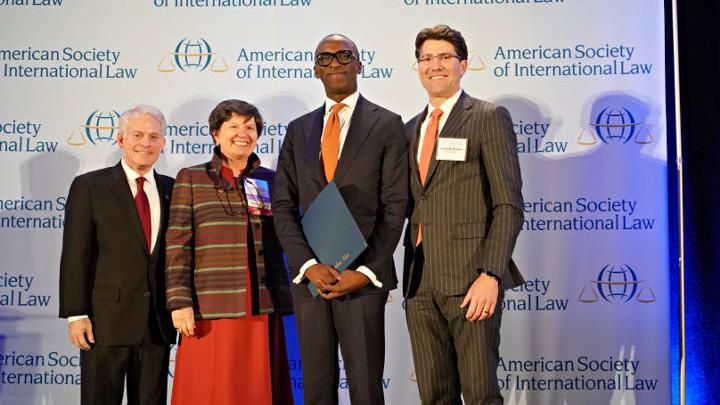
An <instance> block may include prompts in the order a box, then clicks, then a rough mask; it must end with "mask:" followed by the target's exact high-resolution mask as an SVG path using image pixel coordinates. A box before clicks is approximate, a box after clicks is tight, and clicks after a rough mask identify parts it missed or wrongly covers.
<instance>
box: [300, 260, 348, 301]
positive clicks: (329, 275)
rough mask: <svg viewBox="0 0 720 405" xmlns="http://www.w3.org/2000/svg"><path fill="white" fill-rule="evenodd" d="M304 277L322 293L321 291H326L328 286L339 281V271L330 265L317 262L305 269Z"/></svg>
mask: <svg viewBox="0 0 720 405" xmlns="http://www.w3.org/2000/svg"><path fill="white" fill-rule="evenodd" d="M305 278H307V279H308V280H310V282H311V283H313V284H315V287H317V290H318V291H319V292H320V294H321V295H322V292H323V291H326V290H327V289H328V287H330V286H331V285H333V284H335V283H337V282H338V281H340V273H339V272H338V271H337V270H335V268H334V267H332V266H328V265H327V264H322V263H318V264H313V265H312V266H310V267H309V268H308V269H307V270H305Z"/></svg>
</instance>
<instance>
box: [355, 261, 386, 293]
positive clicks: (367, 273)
mask: <svg viewBox="0 0 720 405" xmlns="http://www.w3.org/2000/svg"><path fill="white" fill-rule="evenodd" d="M355 271H357V272H359V273H362V274H364V275H365V276H366V277H367V278H369V279H370V282H371V283H373V285H374V286H375V287H377V288H382V283H381V282H380V280H378V279H377V276H376V275H375V273H373V272H372V270H370V269H369V268H367V266H360V267H358V268H357V270H355Z"/></svg>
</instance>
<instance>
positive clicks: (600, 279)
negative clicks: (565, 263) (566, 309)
mask: <svg viewBox="0 0 720 405" xmlns="http://www.w3.org/2000/svg"><path fill="white" fill-rule="evenodd" d="M633 299H634V300H635V301H637V302H640V303H643V304H649V303H651V302H655V301H656V298H655V292H654V291H653V290H652V288H651V287H650V286H649V285H648V283H647V282H646V281H645V280H639V279H638V276H637V272H636V271H635V269H633V268H632V267H630V265H628V264H621V265H613V264H606V265H605V266H604V267H603V268H602V269H601V270H600V272H599V273H598V275H597V277H596V278H595V280H590V281H589V282H588V284H586V285H585V286H584V287H583V288H582V290H581V291H580V295H579V296H578V300H579V301H580V302H583V303H585V304H592V303H595V302H598V301H601V300H602V301H605V302H611V303H628V302H630V301H632V300H633Z"/></svg>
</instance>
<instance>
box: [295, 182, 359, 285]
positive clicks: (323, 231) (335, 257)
mask: <svg viewBox="0 0 720 405" xmlns="http://www.w3.org/2000/svg"><path fill="white" fill-rule="evenodd" d="M301 223H302V228H303V232H304V234H305V239H306V240H307V241H308V244H309V245H310V248H311V249H312V251H313V253H315V256H316V257H317V259H318V261H319V262H320V263H324V264H327V265H329V266H332V267H334V268H335V269H336V270H337V271H339V272H342V271H343V270H345V269H346V268H348V266H349V265H350V264H352V263H353V262H354V261H355V259H357V258H358V257H359V256H360V254H362V252H363V251H364V250H365V248H367V242H365V238H364V237H363V235H362V233H361V232H360V228H358V226H357V223H356V222H355V218H353V216H352V214H351V213H350V210H349V209H348V207H347V204H345V200H344V199H343V197H342V195H341V194H340V190H338V188H337V185H336V184H335V182H334V181H331V182H330V183H328V185H327V186H325V188H324V189H323V190H322V191H321V192H320V194H318V195H317V197H315V200H313V202H312V203H311V204H310V207H309V208H308V210H307V212H305V215H303V217H302V220H301ZM308 289H309V290H310V293H311V294H312V296H313V297H315V296H317V294H318V291H317V288H316V287H315V285H314V284H313V283H309V284H308Z"/></svg>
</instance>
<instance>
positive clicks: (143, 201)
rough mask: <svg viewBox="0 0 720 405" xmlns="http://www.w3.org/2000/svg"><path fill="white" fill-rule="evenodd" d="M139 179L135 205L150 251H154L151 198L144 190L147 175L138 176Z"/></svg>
mask: <svg viewBox="0 0 720 405" xmlns="http://www.w3.org/2000/svg"><path fill="white" fill-rule="evenodd" d="M135 181H137V194H135V207H137V210H138V216H139V217H140V224H142V228H143V232H145V239H146V240H147V248H148V252H152V249H151V247H152V233H151V227H150V200H148V196H147V194H145V190H143V184H145V181H146V179H145V177H142V176H140V177H138V178H137V179H135Z"/></svg>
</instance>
